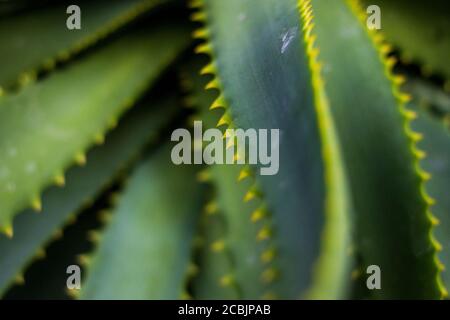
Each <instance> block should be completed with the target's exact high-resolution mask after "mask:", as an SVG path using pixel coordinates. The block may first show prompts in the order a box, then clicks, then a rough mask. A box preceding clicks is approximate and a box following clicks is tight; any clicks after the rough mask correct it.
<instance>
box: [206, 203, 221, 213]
mask: <svg viewBox="0 0 450 320" xmlns="http://www.w3.org/2000/svg"><path fill="white" fill-rule="evenodd" d="M218 209H219V206H218V205H217V202H215V201H211V202H209V203H207V204H206V206H205V212H206V214H208V215H213V214H215V213H217V211H218Z"/></svg>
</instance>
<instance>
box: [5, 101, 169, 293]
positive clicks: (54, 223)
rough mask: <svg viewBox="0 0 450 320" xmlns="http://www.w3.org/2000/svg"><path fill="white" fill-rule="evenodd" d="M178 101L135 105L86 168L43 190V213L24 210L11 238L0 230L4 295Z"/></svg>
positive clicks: (90, 156)
mask: <svg viewBox="0 0 450 320" xmlns="http://www.w3.org/2000/svg"><path fill="white" fill-rule="evenodd" d="M150 104H154V105H153V106H151V105H150ZM175 106H176V103H175V101H173V99H167V98H166V99H165V100H163V101H158V102H155V103H152V102H149V101H146V103H145V105H140V106H139V107H137V108H135V109H133V110H132V111H131V112H130V113H129V114H127V115H126V116H125V117H124V119H123V120H122V121H121V123H120V125H119V127H118V128H117V129H116V130H114V131H113V132H112V133H111V134H109V135H108V136H107V137H106V141H105V144H104V145H102V146H99V147H96V148H93V149H92V150H91V151H90V152H89V153H88V154H87V160H88V162H87V164H86V166H85V167H78V166H77V167H73V168H71V169H69V170H68V172H67V177H66V185H65V186H64V188H58V187H52V188H50V189H49V190H46V191H45V193H44V195H43V199H42V200H43V204H44V209H43V211H42V213H41V214H36V213H35V212H32V211H31V210H26V211H25V212H23V213H21V214H20V215H19V216H18V217H17V219H16V220H15V223H14V237H13V238H12V239H8V238H6V237H5V236H3V235H0V270H1V272H0V295H1V294H3V293H5V290H6V289H7V288H8V287H9V286H10V285H11V283H12V281H13V280H14V278H15V277H16V276H17V275H18V274H20V273H21V272H22V271H23V269H24V268H25V266H26V265H27V264H29V263H30V261H31V260H32V259H33V256H34V255H35V254H36V252H38V250H39V249H41V248H43V247H44V246H45V244H46V243H47V242H49V241H50V240H51V238H52V236H53V235H54V234H55V233H57V232H58V230H61V228H62V227H63V225H64V224H65V223H66V222H67V221H68V220H70V218H71V217H72V216H73V215H74V214H75V212H77V211H79V210H80V209H81V208H82V207H83V206H84V204H85V203H86V202H87V201H89V200H90V199H93V198H95V196H96V195H98V194H99V192H100V191H101V190H102V189H103V188H104V187H105V185H107V184H108V183H109V182H111V180H112V179H113V178H114V176H115V175H117V173H118V172H119V170H123V169H124V167H125V166H127V165H128V163H129V162H130V161H131V160H132V158H133V157H136V156H137V154H138V153H139V151H140V150H141V149H142V148H143V147H144V145H145V144H147V142H148V141H149V140H150V139H154V138H155V136H156V134H157V133H158V132H159V131H160V130H161V128H162V127H164V126H165V125H166V124H167V122H168V120H169V119H170V118H171V115H173V114H174V111H175Z"/></svg>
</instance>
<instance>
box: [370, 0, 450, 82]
mask: <svg viewBox="0 0 450 320" xmlns="http://www.w3.org/2000/svg"><path fill="white" fill-rule="evenodd" d="M364 3H365V4H366V5H367V6H369V5H378V6H379V7H380V9H381V27H382V29H383V32H384V33H385V34H386V37H387V38H388V40H389V42H391V43H392V44H394V45H395V46H396V47H397V48H398V49H400V53H401V55H402V56H403V58H404V60H405V61H407V62H411V61H414V62H418V63H420V64H421V65H422V66H423V68H424V71H425V73H426V74H428V73H430V72H435V73H438V74H441V75H444V76H445V78H446V79H449V78H450V64H449V63H448V57H449V56H450V33H449V32H448V30H449V29H450V21H449V19H448V10H449V8H448V1H446V0H434V1H432V2H430V1H409V0H395V1H392V0H364Z"/></svg>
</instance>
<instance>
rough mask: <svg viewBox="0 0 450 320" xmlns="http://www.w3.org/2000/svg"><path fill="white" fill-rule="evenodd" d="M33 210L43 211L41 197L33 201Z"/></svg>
mask: <svg viewBox="0 0 450 320" xmlns="http://www.w3.org/2000/svg"><path fill="white" fill-rule="evenodd" d="M31 208H33V210H34V211H36V212H41V211H42V202H41V199H40V198H39V197H34V198H33V200H31Z"/></svg>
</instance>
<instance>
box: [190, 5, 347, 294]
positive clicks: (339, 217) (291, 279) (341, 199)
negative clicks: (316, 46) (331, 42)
mask: <svg viewBox="0 0 450 320" xmlns="http://www.w3.org/2000/svg"><path fill="white" fill-rule="evenodd" d="M194 6H200V7H202V8H203V11H201V12H200V13H198V14H196V15H194V19H197V20H200V21H206V25H207V28H206V29H204V30H199V31H198V32H197V36H199V37H208V38H210V40H211V42H210V43H209V44H206V45H203V46H201V47H199V49H198V51H199V52H205V53H210V54H212V56H213V63H212V64H211V65H210V66H208V67H207V68H206V69H205V70H206V71H208V72H212V73H215V74H217V75H218V77H217V78H215V79H214V80H213V82H211V84H210V85H209V87H210V88H218V89H219V90H221V91H222V92H221V93H222V94H223V95H221V96H220V97H219V99H218V100H217V102H218V103H215V104H216V106H218V105H220V104H222V106H225V105H226V104H227V103H224V101H226V102H228V104H229V109H228V110H227V111H226V112H227V113H226V116H225V119H226V117H227V116H231V118H232V119H233V123H234V124H235V125H236V126H237V127H240V128H244V129H248V128H256V129H273V128H276V129H280V131H281V139H280V145H279V150H280V165H279V168H280V171H279V172H278V174H277V175H274V176H258V177H257V180H258V181H259V182H260V184H261V187H262V191H263V194H264V195H265V199H266V200H267V204H268V207H269V209H270V210H271V211H272V212H273V228H274V231H273V232H274V234H276V239H275V241H276V242H277V244H278V250H279V256H278V257H277V265H278V266H279V280H278V281H277V286H276V287H277V288H276V289H275V294H277V295H278V296H279V297H282V298H283V297H284V298H286V297H288V298H296V297H300V295H302V296H303V295H304V294H305V292H306V291H307V290H308V289H311V288H314V287H315V288H317V287H322V286H325V287H326V288H327V290H326V291H322V290H319V291H320V292H321V293H322V294H323V295H322V296H320V295H316V293H315V292H313V291H314V290H313V291H311V292H310V294H311V296H318V297H329V298H331V297H339V296H342V295H343V292H344V291H345V288H344V287H345V286H344V282H345V280H346V277H345V274H346V271H347V268H348V265H349V264H348V261H349V259H347V256H346V250H347V245H348V215H349V213H350V208H349V206H348V202H347V195H346V192H347V188H346V186H345V181H344V179H343V178H342V175H343V174H344V173H343V171H342V170H343V168H342V167H341V163H340V155H339V147H338V142H337V141H336V140H335V137H336V136H335V135H334V128H333V123H332V121H330V118H329V117H328V110H327V108H326V106H324V107H325V108H321V109H320V110H318V109H316V106H315V103H314V102H315V100H316V102H318V103H319V101H318V100H320V101H321V100H322V97H316V96H315V95H314V92H313V90H312V84H311V71H310V69H309V64H308V57H307V54H306V50H305V48H304V46H305V45H304V44H303V36H304V33H305V32H304V30H303V26H302V22H301V19H300V14H299V10H298V8H297V1H294V0H290V1H270V0H264V1H258V5H257V6H255V3H254V2H253V1H236V0H231V1H204V2H202V1H197V2H194ZM318 112H319V113H320V114H318ZM222 123H226V121H224V122H222ZM332 158H333V159H334V160H335V162H333V163H332V162H330V161H331V159H332ZM322 239H324V241H322ZM329 260H332V261H333V263H334V265H333V269H334V273H332V274H331V273H329V274H328V275H325V273H326V270H325V269H324V268H323V266H324V265H327V264H328V262H329ZM313 279H314V280H313Z"/></svg>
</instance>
